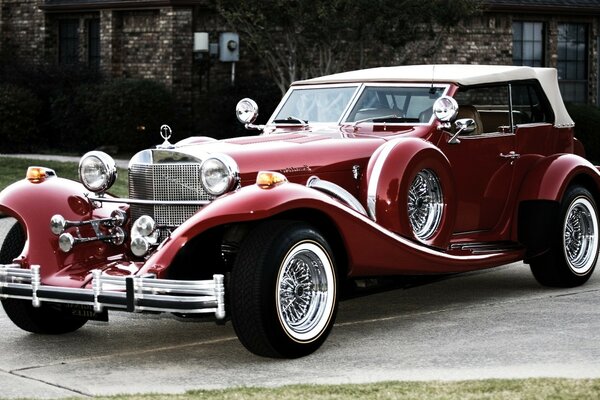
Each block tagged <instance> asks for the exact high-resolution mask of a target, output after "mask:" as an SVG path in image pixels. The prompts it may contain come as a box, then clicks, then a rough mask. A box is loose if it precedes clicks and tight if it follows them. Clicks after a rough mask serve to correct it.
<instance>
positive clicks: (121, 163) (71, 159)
mask: <svg viewBox="0 0 600 400" xmlns="http://www.w3.org/2000/svg"><path fill="white" fill-rule="evenodd" d="M82 155H83V154H82ZM0 157H12V158H26V159H34V160H50V161H62V162H76V163H78V162H79V160H80V159H81V156H57V155H50V154H12V153H11V154H2V153H0ZM115 162H116V164H117V167H119V168H125V169H127V166H128V165H129V160H120V159H115Z"/></svg>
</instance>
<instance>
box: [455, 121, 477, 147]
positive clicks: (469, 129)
mask: <svg viewBox="0 0 600 400" xmlns="http://www.w3.org/2000/svg"><path fill="white" fill-rule="evenodd" d="M454 126H455V127H456V132H455V133H454V135H452V137H451V138H450V139H448V143H450V144H458V143H460V140H458V135H464V134H465V133H467V134H468V133H473V132H474V131H475V129H476V128H477V124H476V123H475V120H474V119H472V118H461V119H457V120H456V122H455V123H454Z"/></svg>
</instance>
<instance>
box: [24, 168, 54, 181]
mask: <svg viewBox="0 0 600 400" xmlns="http://www.w3.org/2000/svg"><path fill="white" fill-rule="evenodd" d="M55 175H56V173H55V172H54V171H53V170H51V169H49V168H44V167H29V168H27V175H26V177H27V180H28V181H29V182H32V183H41V182H44V181H45V180H46V179H47V178H49V177H51V176H55Z"/></svg>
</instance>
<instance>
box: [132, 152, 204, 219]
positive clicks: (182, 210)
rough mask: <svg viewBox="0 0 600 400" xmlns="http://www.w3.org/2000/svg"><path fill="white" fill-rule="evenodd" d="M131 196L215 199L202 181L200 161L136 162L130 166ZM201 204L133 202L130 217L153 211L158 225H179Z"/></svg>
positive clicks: (149, 198)
mask: <svg viewBox="0 0 600 400" xmlns="http://www.w3.org/2000/svg"><path fill="white" fill-rule="evenodd" d="M129 197H131V198H132V199H143V200H155V201H168V200H213V198H214V197H212V196H211V195H210V194H208V193H207V192H206V191H205V190H204V188H203V187H202V184H201V183H200V164H192V163H175V164H134V165H132V166H130V169H129ZM199 208H200V207H198V206H187V205H185V206H165V205H155V206H152V205H136V204H132V205H131V209H130V210H131V218H132V219H133V220H134V221H135V220H136V219H137V218H139V217H140V216H142V215H150V216H152V217H153V218H154V220H155V221H156V223H157V224H159V225H169V226H178V225H181V224H182V223H183V222H184V221H185V220H187V219H188V218H189V217H191V216H192V215H193V214H194V213H195V212H196V211H198V209H199Z"/></svg>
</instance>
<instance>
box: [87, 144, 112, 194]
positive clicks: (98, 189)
mask: <svg viewBox="0 0 600 400" xmlns="http://www.w3.org/2000/svg"><path fill="white" fill-rule="evenodd" d="M79 179H80V180H81V183H83V186H85V188H86V189H88V190H89V191H92V192H94V193H104V192H106V191H107V190H108V189H110V187H111V186H112V185H113V184H114V183H115V181H116V180H117V164H116V163H115V160H113V158H112V157H111V156H109V155H108V154H106V153H104V152H101V151H90V152H88V153H85V154H84V155H83V157H81V160H80V161H79Z"/></svg>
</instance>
